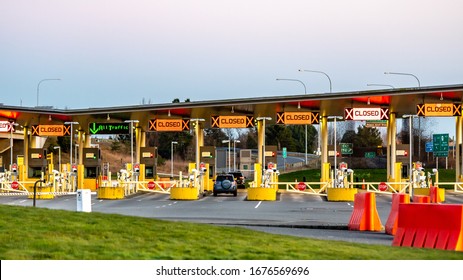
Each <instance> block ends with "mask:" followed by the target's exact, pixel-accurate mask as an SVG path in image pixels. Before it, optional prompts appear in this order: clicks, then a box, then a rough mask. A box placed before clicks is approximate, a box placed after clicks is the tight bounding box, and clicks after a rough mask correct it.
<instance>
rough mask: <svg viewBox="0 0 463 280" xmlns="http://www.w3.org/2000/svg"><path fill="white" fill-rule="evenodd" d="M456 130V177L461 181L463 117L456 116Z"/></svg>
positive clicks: (462, 172) (462, 177)
mask: <svg viewBox="0 0 463 280" xmlns="http://www.w3.org/2000/svg"><path fill="white" fill-rule="evenodd" d="M455 132H456V133H455V134H456V135H455V136H456V137H455V144H456V147H455V148H456V150H455V153H456V154H457V156H456V159H455V177H456V178H455V179H456V181H457V182H460V181H463V158H462V157H461V153H462V151H461V149H462V143H463V117H456V127H455Z"/></svg>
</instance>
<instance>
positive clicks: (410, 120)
mask: <svg viewBox="0 0 463 280" xmlns="http://www.w3.org/2000/svg"><path fill="white" fill-rule="evenodd" d="M414 117H416V115H403V116H402V118H408V129H409V134H410V135H409V137H410V140H409V141H410V145H409V152H408V153H409V156H410V162H409V164H410V166H409V177H410V197H412V196H413V184H412V179H413V176H412V164H413V163H412V161H413V135H412V132H413V130H412V125H413V121H412V119H413V118H414Z"/></svg>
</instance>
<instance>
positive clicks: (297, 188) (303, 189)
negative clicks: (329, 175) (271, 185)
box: [276, 182, 331, 196]
mask: <svg viewBox="0 0 463 280" xmlns="http://www.w3.org/2000/svg"><path fill="white" fill-rule="evenodd" d="M276 184H278V185H284V186H285V187H286V191H287V192H292V193H300V194H310V195H320V196H326V189H327V188H328V187H329V186H330V184H331V183H330V182H287V183H283V182H282V183H276ZM317 185H318V188H316V187H315V186H317Z"/></svg>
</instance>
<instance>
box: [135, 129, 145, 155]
mask: <svg viewBox="0 0 463 280" xmlns="http://www.w3.org/2000/svg"><path fill="white" fill-rule="evenodd" d="M142 133H143V132H142V130H141V127H140V126H137V127H136V128H135V163H140V147H141V139H142Z"/></svg>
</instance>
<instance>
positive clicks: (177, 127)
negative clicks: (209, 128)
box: [148, 119, 190, 132]
mask: <svg viewBox="0 0 463 280" xmlns="http://www.w3.org/2000/svg"><path fill="white" fill-rule="evenodd" d="M148 130H149V131H177V132H181V131H184V130H190V120H189V119H152V120H150V121H149V124H148Z"/></svg>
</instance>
